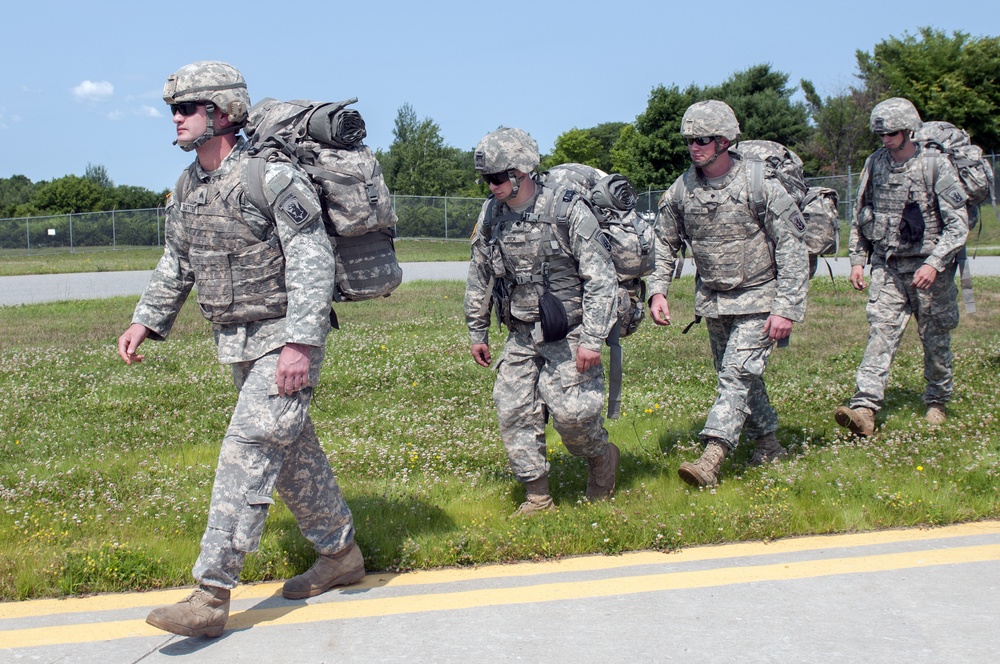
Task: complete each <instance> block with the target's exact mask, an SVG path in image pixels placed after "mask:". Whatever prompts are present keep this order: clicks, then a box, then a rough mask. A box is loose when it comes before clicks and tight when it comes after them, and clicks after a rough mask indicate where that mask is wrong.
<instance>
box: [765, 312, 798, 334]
mask: <svg viewBox="0 0 1000 664" xmlns="http://www.w3.org/2000/svg"><path fill="white" fill-rule="evenodd" d="M791 333H792V321H790V320H788V319H787V318H785V317H784V316H778V315H776V314H771V315H770V316H768V317H767V321H766V322H765V323H764V334H766V335H767V336H768V337H770V339H771V341H778V340H779V339H785V338H787V337H788V335H789V334H791Z"/></svg>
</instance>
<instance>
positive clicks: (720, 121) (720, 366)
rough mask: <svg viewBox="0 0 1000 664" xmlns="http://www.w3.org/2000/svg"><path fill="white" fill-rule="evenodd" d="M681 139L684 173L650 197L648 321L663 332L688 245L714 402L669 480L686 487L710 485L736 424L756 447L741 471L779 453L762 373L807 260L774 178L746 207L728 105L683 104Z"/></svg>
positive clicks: (794, 311)
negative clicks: (693, 455)
mask: <svg viewBox="0 0 1000 664" xmlns="http://www.w3.org/2000/svg"><path fill="white" fill-rule="evenodd" d="M681 134H682V135H683V136H684V138H685V139H687V143H688V151H689V153H690V154H691V162H692V165H691V168H690V169H689V170H688V171H687V172H686V173H684V175H682V176H681V177H679V178H678V179H677V181H676V182H674V184H673V185H672V186H671V187H670V189H668V190H667V191H666V192H664V194H663V197H662V198H661V199H660V203H659V214H658V216H657V224H656V234H657V246H656V269H655V271H654V272H653V275H652V277H650V279H649V290H650V292H651V293H652V296H651V298H650V314H651V315H652V317H653V321H654V322H656V323H657V324H658V325H669V324H670V309H669V307H668V305H667V290H668V288H669V286H670V281H671V279H672V276H673V271H674V264H675V259H676V254H677V252H678V251H680V249H681V246H682V244H683V243H684V242H687V243H689V244H690V246H691V252H692V255H693V257H694V261H695V264H696V265H697V268H698V272H697V275H696V278H695V304H694V312H695V316H696V320H700V319H701V318H702V317H704V318H705V319H707V321H708V335H709V342H710V344H711V348H712V359H713V361H714V363H715V370H716V371H717V372H718V392H719V394H718V397H717V398H716V400H715V404H714V405H713V406H712V409H711V410H710V411H709V413H708V420H707V422H706V423H705V428H704V429H702V431H701V433H700V437H701V438H702V440H703V441H704V443H705V451H704V453H703V454H702V455H701V458H700V459H698V461H696V462H695V463H687V462H685V463H683V464H681V466H680V468H679V469H678V474H679V475H680V477H681V479H683V480H684V481H685V482H687V483H688V484H691V485H694V486H710V485H714V484H716V483H717V482H718V474H719V469H720V468H721V466H722V462H723V460H724V459H725V458H726V456H727V455H728V454H730V453H731V452H732V451H733V450H734V449H735V448H736V445H737V443H739V440H740V432H741V431H742V429H743V426H744V422H745V423H746V429H747V435H748V437H750V438H753V439H754V440H755V441H756V449H755V450H754V453H753V457H752V458H751V460H750V464H751V465H760V464H761V463H764V462H765V461H771V460H774V459H777V458H779V457H782V456H784V454H785V449H784V448H783V447H782V446H781V444H780V443H778V439H777V437H776V436H775V431H776V430H777V428H778V416H777V413H775V411H774V408H772V407H771V403H770V401H769V400H768V397H767V390H766V388H765V385H764V380H763V374H764V368H765V366H766V365H767V358H768V356H769V355H770V354H771V349H772V348H773V347H774V344H775V342H778V341H780V340H782V339H785V338H787V337H788V335H789V334H790V333H791V330H792V323H793V322H799V321H801V320H802V319H803V316H804V314H805V306H806V290H807V288H808V276H809V259H808V255H807V252H806V248H805V243H804V242H803V239H802V237H803V232H804V231H805V224H804V223H803V220H802V215H801V213H800V212H799V209H798V207H797V206H796V205H795V201H794V200H792V198H791V197H790V196H789V195H788V194H787V193H786V192H785V190H784V189H783V188H782V186H781V185H780V184H779V183H778V181H777V180H776V179H774V178H764V177H763V175H761V178H760V180H758V182H760V186H759V190H760V191H759V194H760V195H761V196H762V202H763V205H762V207H761V208H758V206H757V205H756V204H755V202H754V187H753V186H752V185H751V177H752V175H753V173H754V171H753V169H752V168H751V164H750V163H749V162H747V161H745V160H744V159H742V158H741V157H740V156H739V155H738V154H736V152H734V151H732V150H730V147H732V146H733V145H734V143H735V142H736V141H737V139H739V136H740V125H739V122H738V121H737V120H736V115H735V114H734V113H733V110H732V109H731V108H729V106H727V105H726V104H724V103H723V102H721V101H714V100H712V101H703V102H698V103H696V104H692V105H691V106H690V107H689V108H688V109H687V111H686V112H685V113H684V117H683V118H682V119H681ZM756 165H757V166H760V167H761V169H762V165H761V163H760V162H756ZM757 173H761V174H762V170H760V171H757Z"/></svg>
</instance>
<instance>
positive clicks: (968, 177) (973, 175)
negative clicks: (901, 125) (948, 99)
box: [913, 120, 997, 230]
mask: <svg viewBox="0 0 1000 664" xmlns="http://www.w3.org/2000/svg"><path fill="white" fill-rule="evenodd" d="M913 141H914V142H915V143H919V144H920V145H921V147H923V148H925V149H928V150H932V151H934V152H937V153H939V154H942V155H944V156H945V157H947V158H948V159H950V160H951V163H952V164H953V165H954V166H955V170H957V171H958V177H959V179H960V180H961V181H962V186H963V187H965V193H966V194H967V195H968V197H969V199H968V200H967V201H966V204H965V207H966V210H967V211H968V213H969V230H972V229H974V228H975V227H976V224H977V222H978V221H979V206H980V205H981V204H982V203H985V202H986V201H989V202H991V203H992V204H993V208H994V210H995V209H996V206H997V199H996V183H995V181H994V173H993V169H992V168H990V163H989V162H988V161H987V160H986V159H985V158H984V157H983V149H982V148H981V147H979V146H978V145H973V144H972V139H971V138H970V137H969V134H968V133H967V132H966V131H965V130H963V129H959V128H958V127H956V126H955V125H953V124H951V123H950V122H942V121H940V120H932V121H930V122H925V123H923V125H922V126H921V127H920V129H919V130H917V131H916V132H915V133H914V135H913ZM930 164H931V167H930V168H929V169H924V173H925V177H926V179H927V187H928V189H930V190H933V187H934V181H935V180H936V179H937V168H936V167H937V161H936V160H933V159H932V160H931V161H930Z"/></svg>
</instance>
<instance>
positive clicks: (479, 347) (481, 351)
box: [472, 344, 491, 367]
mask: <svg viewBox="0 0 1000 664" xmlns="http://www.w3.org/2000/svg"><path fill="white" fill-rule="evenodd" d="M472 359H474V360H475V361H476V364H478V365H480V366H484V367H488V366H490V360H491V358H490V347H489V345H488V344H472Z"/></svg>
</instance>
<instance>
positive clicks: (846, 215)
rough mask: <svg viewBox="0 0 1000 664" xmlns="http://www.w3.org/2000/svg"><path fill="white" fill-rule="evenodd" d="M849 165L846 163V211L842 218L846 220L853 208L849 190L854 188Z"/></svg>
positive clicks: (849, 218) (849, 219)
mask: <svg viewBox="0 0 1000 664" xmlns="http://www.w3.org/2000/svg"><path fill="white" fill-rule="evenodd" d="M851 179H852V178H851V165H850V164H848V165H847V211H846V212H845V213H844V219H847V221H848V222H850V221H851V210H853V209H854V205H853V204H852V203H851V191H853V189H854V183H853V182H852V181H851Z"/></svg>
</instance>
